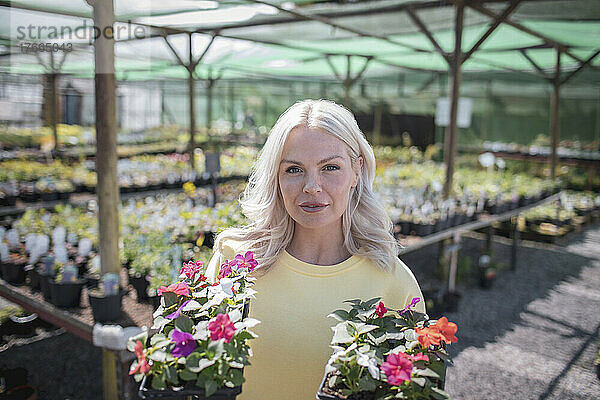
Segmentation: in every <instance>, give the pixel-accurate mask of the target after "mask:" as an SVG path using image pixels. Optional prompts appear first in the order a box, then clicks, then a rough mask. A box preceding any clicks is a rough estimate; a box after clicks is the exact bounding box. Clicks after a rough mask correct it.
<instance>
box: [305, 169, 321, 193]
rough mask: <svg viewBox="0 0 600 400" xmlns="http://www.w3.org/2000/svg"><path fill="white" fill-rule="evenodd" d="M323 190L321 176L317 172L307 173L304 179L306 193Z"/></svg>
mask: <svg viewBox="0 0 600 400" xmlns="http://www.w3.org/2000/svg"><path fill="white" fill-rule="evenodd" d="M319 192H321V183H320V182H319V177H318V176H316V175H315V174H307V175H306V180H305V181H304V193H319Z"/></svg>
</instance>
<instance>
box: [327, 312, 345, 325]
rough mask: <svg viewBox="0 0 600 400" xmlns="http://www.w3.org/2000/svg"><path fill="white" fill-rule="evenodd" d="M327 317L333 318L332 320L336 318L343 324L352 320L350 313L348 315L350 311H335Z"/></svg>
mask: <svg viewBox="0 0 600 400" xmlns="http://www.w3.org/2000/svg"><path fill="white" fill-rule="evenodd" d="M327 317H332V318H335V319H337V320H338V321H342V322H343V321H348V320H350V319H351V317H350V313H348V311H346V310H335V311H334V312H332V313H331V314H329V315H328V316H327Z"/></svg>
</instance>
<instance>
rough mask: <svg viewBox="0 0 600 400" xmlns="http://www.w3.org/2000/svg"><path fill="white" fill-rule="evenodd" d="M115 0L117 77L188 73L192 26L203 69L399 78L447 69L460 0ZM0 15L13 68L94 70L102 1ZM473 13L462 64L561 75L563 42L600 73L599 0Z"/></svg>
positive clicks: (53, 3)
mask: <svg viewBox="0 0 600 400" xmlns="http://www.w3.org/2000/svg"><path fill="white" fill-rule="evenodd" d="M114 4H115V20H116V21H117V22H116V24H115V27H114V35H115V37H116V44H115V55H116V61H115V66H116V71H117V78H118V79H138V80H146V79H169V78H186V77H187V76H188V70H187V68H184V67H183V66H182V64H184V65H185V64H188V63H189V55H188V54H189V51H188V46H189V38H190V36H191V37H193V39H192V54H193V57H192V59H193V60H194V61H196V60H198V59H201V61H200V62H199V63H198V65H197V66H196V67H195V69H194V71H195V73H196V76H197V77H199V78H206V77H209V76H211V77H215V76H218V77H222V78H240V77H249V76H250V77H252V76H257V77H279V78H293V79H303V78H309V79H323V80H338V81H342V80H344V79H347V78H352V79H356V78H360V77H365V78H370V77H378V78H387V77H395V76H397V75H398V72H401V71H423V72H429V71H430V72H433V73H436V72H439V73H442V72H445V71H447V70H448V57H449V56H450V55H451V53H452V51H453V48H454V38H455V18H456V16H455V14H456V12H455V7H454V2H452V1H448V2H446V1H406V0H371V1H355V2H352V1H346V2H344V1H341V2H324V1H293V2H291V1H281V0H269V1H259V0H251V1H241V0H240V1H237V0H235V1H234V0H229V1H218V2H217V1H207V0H170V1H156V0H144V1H125V0H115V1H114ZM0 16H1V17H0V18H2V21H3V23H2V24H1V26H0V43H2V46H0V51H2V53H3V55H2V57H0V60H1V61H0V68H2V70H3V71H8V72H12V73H32V74H41V73H46V72H48V71H50V70H52V68H54V69H55V70H56V69H58V68H59V67H60V72H61V73H69V74H73V75H76V76H89V77H91V76H93V74H94V53H93V46H91V43H93V39H92V35H93V32H94V30H93V20H92V7H91V6H90V5H88V4H87V3H86V2H85V1H84V0H62V1H57V0H14V1H0ZM504 16H506V19H502V17H504ZM463 21H464V22H463V23H464V28H463V34H462V46H461V48H462V51H463V53H464V54H469V55H471V52H472V49H473V47H474V46H475V48H476V51H474V52H472V55H471V56H470V57H469V58H468V59H466V60H465V61H464V63H463V64H462V70H463V72H465V73H496V72H501V71H504V72H512V73H519V74H535V75H538V76H542V77H545V78H550V77H551V76H553V75H554V73H555V72H554V70H555V64H556V58H557V50H556V49H557V48H559V49H560V51H561V56H560V64H561V71H562V74H563V77H567V76H569V75H570V74H572V73H573V72H575V71H579V70H581V69H583V68H582V66H584V67H585V66H587V67H591V68H590V70H591V71H593V72H594V73H589V72H588V73H586V74H580V76H579V78H580V79H584V78H582V77H585V81H587V82H590V81H592V82H597V78H595V77H596V75H597V74H596V73H595V72H596V71H597V69H598V66H600V57H595V56H596V55H597V54H598V52H599V51H600V2H598V1H573V0H568V1H567V0H545V1H535V0H522V1H481V0H480V1H471V2H466V7H465V9H464V17H463ZM5 22H6V23H5ZM496 25H497V27H496ZM492 28H495V29H493V30H492ZM490 31H491V34H490V33H489V32H490ZM487 34H489V36H487ZM482 37H484V38H485V40H484V41H483V42H481V40H480V39H481V38H482ZM479 42H481V43H480V44H478V43H479ZM28 43H49V44H50V46H54V48H55V49H58V51H57V52H54V53H53V52H33V51H29V52H27V48H29V49H31V48H32V47H31V46H29V45H28ZM64 45H67V46H68V47H70V48H72V50H73V51H70V52H67V51H66V50H67V49H66V48H65V47H64ZM63 48H65V51H62V49H63ZM174 53H176V54H177V55H175V54H174ZM209 74H212V75H209Z"/></svg>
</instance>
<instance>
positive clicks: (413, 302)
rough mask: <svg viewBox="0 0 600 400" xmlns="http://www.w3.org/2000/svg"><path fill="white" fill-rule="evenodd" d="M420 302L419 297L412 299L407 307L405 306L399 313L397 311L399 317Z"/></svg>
mask: <svg viewBox="0 0 600 400" xmlns="http://www.w3.org/2000/svg"><path fill="white" fill-rule="evenodd" d="M419 301H421V298H420V297H413V299H412V301H411V302H410V304H409V305H407V306H406V307H404V308H403V309H402V310H401V311H398V314H399V315H402V314H404V313H405V312H407V311H408V310H409V309H411V308H412V307H414V306H415V305H417V303H418V302H419Z"/></svg>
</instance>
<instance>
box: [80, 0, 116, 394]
mask: <svg viewBox="0 0 600 400" xmlns="http://www.w3.org/2000/svg"><path fill="white" fill-rule="evenodd" d="M87 2H88V4H89V5H91V6H92V7H93V8H94V25H95V26H97V27H100V29H101V30H102V31H105V29H107V28H108V27H110V28H111V29H112V27H113V26H114V18H115V17H114V4H113V1H112V0H111V1H106V0H87ZM107 36H108V35H99V36H98V38H97V39H95V40H94V63H95V96H96V143H97V144H96V172H97V175H98V184H97V189H96V192H97V197H98V236H99V247H100V260H101V262H100V272H101V275H104V274H106V273H109V272H110V273H116V274H119V272H120V270H121V262H120V257H119V186H118V180H117V119H116V80H115V41H114V38H112V37H107ZM102 370H103V380H104V399H105V400H112V399H116V398H117V375H116V370H115V358H114V353H112V352H109V351H103V356H102Z"/></svg>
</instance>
